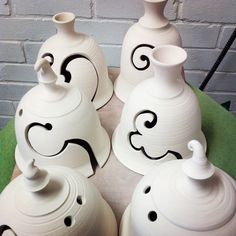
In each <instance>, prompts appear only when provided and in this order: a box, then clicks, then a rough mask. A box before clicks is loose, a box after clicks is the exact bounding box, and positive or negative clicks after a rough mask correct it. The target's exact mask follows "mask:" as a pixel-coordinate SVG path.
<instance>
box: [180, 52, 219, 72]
mask: <svg viewBox="0 0 236 236" xmlns="http://www.w3.org/2000/svg"><path fill="white" fill-rule="evenodd" d="M186 51H187V53H188V58H187V61H186V63H185V64H184V68H185V69H186V70H206V71H208V70H209V69H210V68H211V67H212V66H213V64H214V63H215V60H216V58H217V56H218V55H219V50H213V49H212V50H210V49H187V50H186Z"/></svg>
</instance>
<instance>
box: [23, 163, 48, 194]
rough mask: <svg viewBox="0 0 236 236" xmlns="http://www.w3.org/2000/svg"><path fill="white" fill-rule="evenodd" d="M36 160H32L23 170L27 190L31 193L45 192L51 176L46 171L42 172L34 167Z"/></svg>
mask: <svg viewBox="0 0 236 236" xmlns="http://www.w3.org/2000/svg"><path fill="white" fill-rule="evenodd" d="M34 163H35V160H34V159H32V160H30V161H29V162H28V163H27V165H26V168H25V169H24V170H23V176H24V182H25V185H24V186H25V188H26V190H27V191H29V192H38V191H41V190H43V189H44V188H45V187H46V186H47V185H48V183H49V180H50V178H49V175H48V172H47V171H46V170H41V169H39V168H38V167H37V166H35V165H34Z"/></svg>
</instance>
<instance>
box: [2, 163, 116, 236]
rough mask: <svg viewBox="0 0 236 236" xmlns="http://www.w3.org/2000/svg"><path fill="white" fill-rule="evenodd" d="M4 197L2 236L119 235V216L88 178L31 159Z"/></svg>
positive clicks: (6, 190) (63, 168) (7, 189)
mask: <svg viewBox="0 0 236 236" xmlns="http://www.w3.org/2000/svg"><path fill="white" fill-rule="evenodd" d="M22 171H23V174H22V175H20V176H18V177H17V178H16V179H14V180H13V181H12V182H11V183H10V184H9V185H8V186H7V187H6V188H5V189H4V191H3V192H2V194H1V196H0V209H1V211H0V235H12V236H13V235H18V236H33V235H43V236H51V235H58V236H60V235H68V236H77V235H83V236H94V235H97V236H117V224H116V219H115V216H114V214H113V212H112V210H111V208H110V207H109V205H108V204H107V203H106V201H105V200H104V199H103V198H102V196H101V194H100V193H99V192H98V190H97V189H96V188H95V186H94V185H92V184H91V183H90V182H89V180H88V179H86V178H85V177H83V176H82V175H81V174H79V173H78V172H76V171H74V170H72V169H70V168H67V167H62V166H51V167H46V168H45V169H39V168H38V167H36V166H35V165H34V161H33V160H31V161H29V162H28V163H27V164H26V165H25V169H24V170H22Z"/></svg>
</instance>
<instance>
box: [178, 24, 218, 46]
mask: <svg viewBox="0 0 236 236" xmlns="http://www.w3.org/2000/svg"><path fill="white" fill-rule="evenodd" d="M176 27H177V29H178V30H179V32H180V35H181V37H182V40H183V47H197V48H215V47H216V44H217V39H218V35H219V32H220V26H219V25H209V24H199V23H197V24H191V23H186V22H185V23H177V24H176Z"/></svg>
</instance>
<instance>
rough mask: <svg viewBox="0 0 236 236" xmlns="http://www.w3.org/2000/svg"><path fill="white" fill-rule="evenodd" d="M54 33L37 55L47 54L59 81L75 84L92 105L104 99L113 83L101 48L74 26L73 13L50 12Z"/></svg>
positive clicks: (106, 98) (99, 103)
mask: <svg viewBox="0 0 236 236" xmlns="http://www.w3.org/2000/svg"><path fill="white" fill-rule="evenodd" d="M53 22H54V23H55V25H56V28H57V34H56V35H54V36H52V37H51V38H49V39H48V40H46V41H45V42H44V44H43V45H42V47H41V49H40V51H39V54H38V58H47V59H48V60H49V61H50V64H51V66H52V68H53V70H54V71H55V73H56V74H57V75H58V76H59V75H62V76H60V79H59V82H60V83H68V84H70V85H72V86H74V87H77V88H78V89H79V90H80V91H82V92H84V94H85V95H86V96H87V97H88V99H89V100H91V101H92V102H93V104H94V105H95V107H96V108H99V107H101V106H103V105H104V104H105V103H107V102H108V101H109V100H110V98H111V96H112V93H113V85H112V82H111V81H110V79H109V77H108V70H107V66H106V62H105V58H104V55H103V53H102V50H101V49H100V47H99V46H98V44H97V43H96V41H95V40H94V39H93V38H91V37H89V36H88V35H85V34H82V33H77V32H75V30H74V22H75V16H74V14H73V13H70V12H62V13H59V14H56V15H55V16H53Z"/></svg>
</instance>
